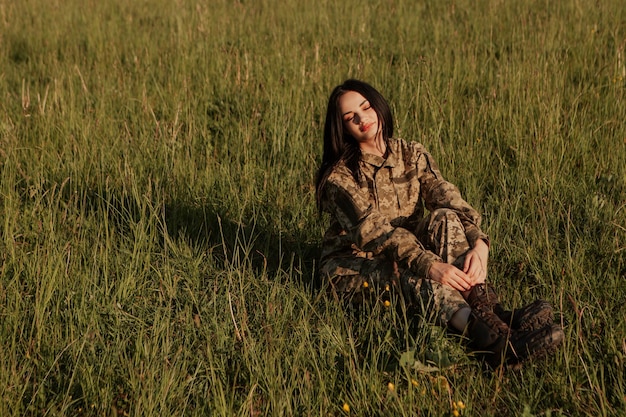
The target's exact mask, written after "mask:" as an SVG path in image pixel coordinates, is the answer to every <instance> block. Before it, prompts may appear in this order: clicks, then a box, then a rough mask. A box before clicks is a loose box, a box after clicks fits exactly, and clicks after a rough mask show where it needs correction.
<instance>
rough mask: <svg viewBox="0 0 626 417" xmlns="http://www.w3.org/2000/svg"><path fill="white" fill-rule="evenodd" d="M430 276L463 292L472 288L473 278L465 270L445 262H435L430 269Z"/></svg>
mask: <svg viewBox="0 0 626 417" xmlns="http://www.w3.org/2000/svg"><path fill="white" fill-rule="evenodd" d="M428 278H429V279H432V280H433V281H436V282H438V283H440V284H443V285H447V286H449V287H452V288H454V289H455V290H457V291H461V292H464V291H469V290H470V289H471V288H472V280H471V278H470V277H469V276H468V275H467V274H466V273H465V272H463V271H461V270H460V269H459V268H457V267H456V266H454V265H451V264H447V263H445V262H435V263H433V264H432V265H431V267H430V269H429V270H428Z"/></svg>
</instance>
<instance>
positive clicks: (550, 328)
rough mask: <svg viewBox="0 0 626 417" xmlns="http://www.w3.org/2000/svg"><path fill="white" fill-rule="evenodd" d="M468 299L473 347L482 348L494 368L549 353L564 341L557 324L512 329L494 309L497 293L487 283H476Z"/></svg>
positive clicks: (468, 327)
mask: <svg viewBox="0 0 626 417" xmlns="http://www.w3.org/2000/svg"><path fill="white" fill-rule="evenodd" d="M467 302H468V303H469V305H470V307H471V308H472V312H471V314H470V317H469V320H468V326H467V336H468V337H469V338H470V346H471V347H473V348H475V349H478V350H481V351H482V352H481V355H482V356H483V357H484V359H485V360H486V362H487V363H488V364H489V365H490V366H491V367H493V368H495V367H497V366H499V365H500V364H502V363H504V362H506V363H520V362H522V361H524V360H526V359H528V358H529V357H531V356H532V357H535V358H539V357H543V356H546V355H548V354H550V353H553V352H554V351H556V349H557V348H558V346H559V345H560V344H561V343H562V342H563V339H564V334H563V330H562V329H561V328H560V327H559V326H557V325H554V324H548V325H545V326H543V327H541V328H539V329H535V330H529V331H523V330H515V329H512V328H510V327H509V326H508V325H507V324H506V323H505V322H504V321H502V319H500V317H498V316H497V315H496V313H495V312H494V311H493V310H494V306H495V304H497V296H496V294H495V292H494V291H493V289H490V288H489V287H488V286H487V285H477V286H474V287H473V288H472V290H471V292H470V294H469V295H468V297H467Z"/></svg>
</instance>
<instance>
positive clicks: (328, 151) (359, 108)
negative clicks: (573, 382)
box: [316, 80, 563, 365]
mask: <svg viewBox="0 0 626 417" xmlns="http://www.w3.org/2000/svg"><path fill="white" fill-rule="evenodd" d="M316 196H317V204H318V208H319V209H320V210H321V211H326V212H328V213H329V214H330V218H331V225H330V227H329V228H328V230H327V232H326V234H325V235H324V241H323V249H322V258H321V262H320V269H321V272H322V274H323V275H324V276H326V277H328V279H329V281H330V288H331V290H332V291H334V292H335V293H337V294H340V295H342V297H343V298H346V297H348V298H350V299H351V300H352V301H353V302H357V301H358V300H360V299H362V294H363V292H364V291H365V289H366V288H367V287H369V286H370V285H373V286H379V287H383V286H385V285H387V284H388V283H398V284H399V286H400V288H401V290H402V294H403V296H404V298H405V301H407V302H408V303H410V304H413V305H417V306H419V305H421V306H426V307H427V308H428V309H429V310H430V311H431V312H432V313H434V315H435V317H436V320H437V321H438V323H439V324H441V325H444V326H449V327H451V328H453V329H455V330H457V331H460V332H464V333H465V334H466V335H467V336H468V338H469V339H470V343H471V345H472V346H473V347H474V348H476V349H479V350H481V351H485V352H488V357H487V359H488V362H489V363H490V364H492V365H498V364H500V363H502V361H503V360H504V361H506V362H519V361H521V360H523V359H525V358H527V357H529V356H531V355H532V356H534V357H537V356H542V355H545V354H547V353H549V352H552V351H554V350H555V349H556V348H557V347H558V345H559V344H560V343H561V342H562V340H563V331H562V329H561V328H560V327H559V326H557V325H555V324H553V312H552V307H551V306H550V305H549V304H548V303H547V302H545V301H542V300H539V301H536V302H534V303H532V304H530V305H528V306H526V307H524V308H522V309H519V310H515V311H505V310H504V309H503V308H502V306H501V305H500V303H499V301H498V298H497V296H496V294H495V291H494V290H493V288H492V287H490V286H488V285H487V284H486V283H485V281H486V278H487V258H488V255H489V238H488V236H487V235H486V234H485V233H484V232H483V231H482V230H481V229H480V221H481V218H480V215H479V214H478V212H477V211H476V210H474V209H473V208H472V207H471V206H470V205H469V204H468V203H467V202H466V201H465V200H463V198H462V197H461V195H460V193H459V190H458V189H457V188H456V187H455V186H454V185H452V184H451V183H449V182H447V181H445V180H444V179H443V177H442V175H441V173H440V172H439V168H438V167H437V164H436V163H435V161H434V160H433V158H432V156H431V155H430V154H429V153H428V152H427V151H426V149H425V148H424V147H423V146H422V145H421V144H419V143H416V142H406V141H404V140H401V139H394V138H393V119H392V116H391V111H390V109H389V105H388V104H387V102H386V101H385V99H384V98H383V96H382V95H381V94H380V93H379V92H378V91H377V90H375V89H374V88H373V87H372V86H370V85H369V84H367V83H364V82H362V81H358V80H347V81H345V82H344V83H343V84H341V85H339V86H337V87H336V88H335V89H334V90H333V92H332V94H331V96H330V99H329V101H328V108H327V113H326V122H325V126H324V154H323V157H322V164H321V167H320V169H319V171H318V174H317V180H316ZM424 209H427V210H428V215H427V216H426V217H425V210H424Z"/></svg>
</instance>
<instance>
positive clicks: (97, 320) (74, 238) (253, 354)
mask: <svg viewBox="0 0 626 417" xmlns="http://www.w3.org/2000/svg"><path fill="white" fill-rule="evenodd" d="M415 3H416V2H413V1H407V0H398V1H385V0H381V1H377V2H357V1H353V0H346V1H342V2H334V1H317V2H313V1H309V2H301V1H300V2H298V1H295V0H286V1H282V2H278V1H269V0H260V1H255V2H248V1H246V2H239V1H217V0H216V1H212V2H199V1H191V0H188V1H187V0H177V1H172V2H169V1H165V0H140V1H133V2H126V1H121V0H111V1H108V2H100V1H95V0H88V1H77V0H69V1H43V0H23V1H19V2H14V1H6V0H0V221H1V222H0V225H1V227H0V265H1V266H0V415H2V416H5V415H7V416H10V415H15V416H17V415H118V416H120V415H133V416H135V415H146V416H148V415H202V416H204V415H223V416H230V415H242V416H256V415H311V416H318V415H342V414H345V413H344V411H342V407H343V405H344V403H347V404H348V405H349V406H350V408H351V411H350V414H351V415H363V416H367V415H406V416H413V415H451V413H452V410H453V408H452V403H453V402H454V401H458V400H462V401H464V403H465V404H466V406H467V408H466V409H465V410H463V412H462V414H463V415H468V416H470V415H471V416H473V415H476V416H478V415H480V416H501V415H524V416H531V415H532V416H582V415H585V416H613V415H616V416H617V415H624V414H626V371H625V370H624V369H626V318H625V317H626V307H625V305H624V299H626V286H625V282H626V262H625V254H626V169H625V166H626V164H625V162H624V161H626V125H625V124H624V115H626V94H625V88H626V56H625V53H626V51H625V48H626V9H625V8H624V7H623V5H622V4H621V2H619V1H617V0H611V1H603V2H591V1H581V0H579V1H576V0H567V1H562V2H547V1H538V0H533V1H528V2H505V1H498V0H492V1H467V0H466V1H463V0H459V1H450V0H446V1H440V2H421V3H420V4H415ZM347 77H356V78H361V79H364V80H367V81H369V82H370V83H372V84H373V85H374V86H376V87H377V88H378V89H380V90H381V91H382V92H383V93H384V94H385V95H386V96H387V98H388V99H389V101H390V103H391V105H392V107H393V110H394V115H395V118H396V122H397V126H396V130H397V132H398V135H399V136H401V137H403V138H406V139H408V140H417V141H420V142H422V143H424V144H425V145H426V146H427V148H428V149H429V150H430V151H431V152H432V154H433V155H434V156H435V158H436V160H437V161H438V163H439V165H440V167H441V169H442V171H443V173H444V175H446V177H447V178H448V179H449V180H451V181H452V182H454V183H456V184H457V185H458V186H459V187H460V188H461V190H462V192H463V193H464V195H465V196H466V197H467V199H468V201H470V203H471V204H473V205H474V206H475V207H476V208H478V209H479V210H480V212H481V213H483V215H484V230H485V231H486V232H487V233H488V234H489V235H490V236H491V239H492V242H493V244H492V250H491V261H490V277H491V280H492V282H494V284H495V285H496V286H497V287H498V288H499V290H500V292H501V295H502V298H504V299H505V300H506V302H507V303H508V304H509V305H520V304H522V303H524V302H528V301H529V300H531V299H534V298H538V297H542V298H546V299H548V300H549V301H551V302H552V303H553V304H554V306H555V308H556V310H557V312H558V318H559V320H561V321H562V323H563V325H564V329H565V333H566V342H565V345H564V347H563V349H561V350H560V351H559V352H558V354H557V355H555V356H554V357H553V358H550V359H549V360H547V361H542V362H537V363H531V364H529V365H528V366H526V367H524V368H523V369H522V370H521V371H516V372H505V373H485V372H483V370H482V369H481V367H480V366H479V364H478V363H477V362H476V361H475V360H473V358H471V357H470V356H468V355H467V354H466V352H465V351H464V350H463V349H462V346H461V343H460V341H459V340H458V339H455V338H450V337H448V336H446V335H445V334H444V333H443V331H442V330H441V329H439V328H437V327H434V326H431V325H429V324H428V323H427V322H425V321H423V320H421V319H419V318H418V319H415V320H411V319H410V317H407V315H406V314H405V312H404V310H403V309H402V308H399V309H398V311H392V310H387V309H385V307H384V306H382V305H381V304H380V303H379V304H374V305H372V306H370V307H369V308H368V309H367V311H365V312H361V313H360V314H358V313H355V312H349V311H345V310H343V309H342V306H341V305H339V304H338V303H336V302H334V301H333V300H331V299H329V298H327V297H325V296H324V295H323V290H321V289H320V288H319V285H317V284H316V276H317V275H316V263H317V257H318V254H319V243H320V240H321V235H322V233H323V231H324V229H325V227H326V222H327V219H324V218H321V219H320V218H319V217H318V216H317V213H316V210H315V204H314V196H313V177H314V173H315V170H316V168H317V166H318V163H319V160H320V158H321V141H322V139H321V130H322V125H323V118H324V112H325V106H326V101H327V98H328V95H329V93H330V91H331V89H332V88H333V87H334V86H335V85H337V84H339V83H340V82H342V81H343V80H344V79H345V78H347ZM427 365H428V366H431V368H428V367H427ZM433 366H434V367H436V369H433V368H432V367H433ZM442 377H443V378H445V381H447V382H445V383H444V382H443V381H444V380H443V379H442ZM389 382H391V383H393V384H394V387H395V389H394V390H393V391H390V390H389V389H388V383H389Z"/></svg>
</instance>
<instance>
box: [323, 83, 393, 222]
mask: <svg viewBox="0 0 626 417" xmlns="http://www.w3.org/2000/svg"><path fill="white" fill-rule="evenodd" d="M348 91H355V92H357V93H359V94H361V95H362V96H363V97H364V98H365V99H367V100H368V101H369V103H370V105H371V106H372V108H373V109H374V111H375V112H376V115H377V116H378V127H377V129H379V130H381V132H382V137H383V141H384V142H385V145H387V149H389V146H388V145H389V139H390V138H391V137H392V136H393V117H392V116H391V110H390V108H389V104H387V100H385V98H384V97H383V96H382V94H380V93H379V92H378V91H377V90H376V89H375V88H374V87H372V86H371V85H369V84H367V83H365V82H363V81H359V80H354V79H350V80H346V81H344V82H343V84H341V85H338V86H337V87H335V88H334V89H333V91H332V93H331V94H330V98H329V99H328V107H327V108H326V121H325V123H324V152H323V155H322V164H321V165H320V168H319V170H318V171H317V177H316V180H315V197H316V201H317V208H318V210H319V211H320V213H321V211H322V197H323V193H324V186H325V185H326V180H327V179H328V176H329V175H330V173H331V172H332V170H333V168H334V167H335V166H337V164H338V163H339V162H341V161H344V163H345V165H346V167H347V168H348V169H349V170H350V172H351V173H352V175H353V176H354V178H355V180H356V181H358V180H359V178H358V177H359V160H360V159H361V148H359V144H358V142H357V141H356V140H355V139H354V138H353V137H352V136H350V134H348V132H346V130H345V129H344V127H343V119H342V117H341V114H340V113H341V112H340V109H339V98H340V97H341V96H342V95H344V94H345V93H346V92H348Z"/></svg>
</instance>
